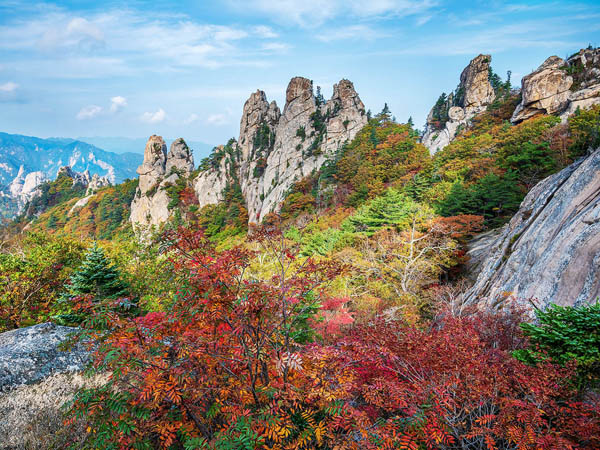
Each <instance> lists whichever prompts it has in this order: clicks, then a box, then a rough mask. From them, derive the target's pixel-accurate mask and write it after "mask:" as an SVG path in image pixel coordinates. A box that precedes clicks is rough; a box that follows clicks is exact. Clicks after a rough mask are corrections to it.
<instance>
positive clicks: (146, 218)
mask: <svg viewBox="0 0 600 450" xmlns="http://www.w3.org/2000/svg"><path fill="white" fill-rule="evenodd" d="M192 170H194V158H193V156H192V152H191V150H190V149H189V147H188V146H187V144H186V143H185V141H184V140H183V139H181V138H179V139H176V140H175V141H173V143H172V144H171V148H170V150H169V153H168V154H167V144H165V141H164V140H163V138H162V137H161V136H156V135H152V136H150V138H149V139H148V142H147V143H146V148H145V149H144V162H143V163H142V165H141V166H140V167H138V169H137V173H138V174H139V184H138V188H137V191H136V194H135V197H134V199H133V202H132V203H131V215H130V221H131V223H132V225H133V227H134V229H136V230H139V229H142V228H144V229H145V228H148V227H151V226H153V225H159V224H161V223H163V222H165V221H166V220H167V219H168V218H169V216H170V211H169V203H170V200H171V199H170V198H169V195H168V193H167V190H166V188H167V187H168V186H169V185H171V184H174V183H176V182H177V180H178V179H179V178H180V177H187V176H189V175H190V173H191V172H192Z"/></svg>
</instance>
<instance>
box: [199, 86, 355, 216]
mask: <svg viewBox="0 0 600 450" xmlns="http://www.w3.org/2000/svg"><path fill="white" fill-rule="evenodd" d="M366 122H367V117H366V113H365V107H364V105H363V103H362V101H361V100H360V97H359V96H358V94H357V93H356V91H355V89H354V85H353V84H352V82H351V81H349V80H345V79H343V80H341V81H340V82H339V83H337V84H336V85H335V86H334V89H333V96H332V98H331V99H330V100H328V101H326V102H325V101H324V100H323V98H322V97H320V96H319V98H317V97H316V96H315V94H314V91H313V82H312V81H311V80H309V79H307V78H303V77H294V78H292V79H291V80H290V82H289V84H288V87H287V90H286V103H285V106H284V108H283V113H281V111H280V110H279V108H278V106H277V104H276V103H275V102H274V101H272V102H271V103H269V102H268V99H267V96H266V95H265V93H264V92H263V91H260V90H258V91H256V92H254V93H252V94H251V95H250V98H249V99H248V100H247V101H246V103H245V104H244V109H243V112H242V118H241V120H240V136H239V141H238V143H232V144H231V145H233V146H234V147H235V151H234V152H232V154H231V155H222V156H221V158H220V159H219V160H218V161H217V160H215V161H213V163H214V164H212V165H211V166H210V167H208V168H207V169H206V170H205V171H203V172H201V173H200V175H199V176H198V178H197V179H196V180H195V184H194V188H195V190H196V194H197V195H198V200H199V203H200V205H201V206H204V205H207V204H210V203H215V202H217V201H219V200H220V199H221V198H222V196H221V192H222V191H223V189H224V188H225V186H226V185H227V183H229V182H231V181H233V180H231V179H230V178H231V176H232V175H231V174H234V176H235V177H237V180H235V181H237V182H239V184H240V187H241V189H242V194H243V195H244V198H245V200H246V206H247V208H248V215H249V220H250V222H259V221H261V220H262V219H263V218H264V216H265V215H266V214H268V213H269V212H272V211H276V210H277V209H278V207H279V205H280V203H281V201H282V200H283V199H284V197H285V194H286V193H287V191H288V190H289V188H290V187H291V186H292V184H293V183H294V182H295V181H296V180H299V179H300V178H302V177H305V176H307V175H308V174H310V173H311V172H312V171H313V170H315V169H319V168H320V167H321V165H322V164H323V163H324V162H325V161H326V159H327V158H328V157H330V156H332V155H333V154H334V153H335V152H336V151H337V150H338V149H339V148H341V146H342V145H343V144H344V142H346V141H350V140H351V139H353V138H354V136H355V135H356V133H357V132H358V131H359V130H360V129H361V128H362V126H363V125H365V124H366ZM222 153H223V152H222V151H221V150H218V149H217V150H216V151H215V155H220V154H222ZM232 168H233V170H232Z"/></svg>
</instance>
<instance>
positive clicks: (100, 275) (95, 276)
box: [54, 243, 139, 325]
mask: <svg viewBox="0 0 600 450" xmlns="http://www.w3.org/2000/svg"><path fill="white" fill-rule="evenodd" d="M85 295H90V296H92V298H93V300H94V301H95V302H102V301H105V300H116V299H119V298H122V297H123V298H125V297H127V296H128V286H127V284H126V283H124V282H123V281H122V280H121V276H120V273H119V271H118V270H117V268H116V267H115V266H113V265H112V264H111V262H110V260H109V259H108V258H107V257H106V256H105V255H104V252H103V251H102V249H101V248H100V247H98V245H97V244H95V243H94V246H93V247H91V248H90V249H89V250H88V252H87V253H86V255H85V257H84V260H83V262H82V263H81V265H80V266H79V268H77V270H75V272H73V274H72V275H71V278H70V284H69V285H68V286H67V291H66V292H65V293H63V295H62V296H61V297H60V299H59V300H58V304H59V305H61V306H60V308H59V311H60V312H59V313H58V314H57V315H56V316H54V320H56V321H57V322H58V323H59V324H62V325H77V324H80V323H81V322H82V321H83V320H84V317H83V316H82V315H81V314H75V313H73V310H72V299H73V298H74V297H77V296H85ZM120 306H121V307H122V308H125V309H127V310H129V313H131V314H137V313H139V311H138V309H137V307H136V306H135V304H133V303H131V302H130V300H129V299H127V300H126V301H123V302H121V305H120Z"/></svg>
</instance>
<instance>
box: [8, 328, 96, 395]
mask: <svg viewBox="0 0 600 450" xmlns="http://www.w3.org/2000/svg"><path fill="white" fill-rule="evenodd" d="M73 331H75V328H70V327H62V326H58V325H54V324H53V323H42V324H39V325H34V326H31V327H27V328H20V329H17V330H12V331H7V332H6V333H2V334H0V392H6V391H9V390H11V389H14V388H15V387H17V386H21V385H24V384H33V383H36V382H38V381H41V380H43V379H45V378H48V377H50V376H52V375H55V374H59V373H65V372H78V371H81V370H82V369H83V368H84V366H85V364H86V362H87V360H88V357H89V353H88V352H87V351H86V350H85V349H83V348H82V347H81V346H78V347H75V348H72V349H69V350H68V351H64V350H62V349H60V348H59V347H60V346H61V344H63V343H64V342H65V341H66V340H67V339H68V336H69V334H71V333H73Z"/></svg>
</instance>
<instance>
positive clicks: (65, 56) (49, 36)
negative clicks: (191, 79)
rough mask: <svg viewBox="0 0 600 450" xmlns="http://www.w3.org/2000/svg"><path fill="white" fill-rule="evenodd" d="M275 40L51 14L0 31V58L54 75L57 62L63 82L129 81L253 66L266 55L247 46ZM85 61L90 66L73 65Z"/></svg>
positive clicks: (188, 24)
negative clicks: (100, 77)
mask: <svg viewBox="0 0 600 450" xmlns="http://www.w3.org/2000/svg"><path fill="white" fill-rule="evenodd" d="M277 36H278V35H277V33H276V32H275V31H273V29H272V28H270V27H268V26H249V25H239V26H238V25H216V24H206V23H199V22H197V21H195V20H193V19H191V18H189V17H186V16H182V15H168V14H160V13H153V14H145V13H143V12H140V11H135V10H109V11H106V12H102V13H97V12H93V13H92V12H90V13H75V12H71V11H66V10H64V11H63V10H59V11H56V10H52V11H50V12H48V13H46V14H36V15H34V16H31V18H29V19H28V20H24V19H20V20H14V21H7V22H6V23H4V24H1V25H0V51H3V50H4V51H10V52H20V54H22V55H24V54H26V53H29V56H30V57H29V58H28V59H27V60H21V61H20V62H19V63H20V64H21V65H22V67H23V69H24V70H32V69H33V70H35V68H36V67H37V68H38V69H39V68H40V66H44V67H43V69H42V71H44V72H47V73H50V74H52V73H53V72H54V73H55V75H54V76H58V75H57V74H56V72H57V71H56V70H50V67H52V68H53V69H55V67H56V64H57V63H58V64H60V66H61V67H63V66H65V65H67V66H68V65H70V66H72V67H71V69H72V70H69V71H66V70H61V71H58V73H61V74H63V76H64V77H65V78H67V77H71V78H73V77H80V78H85V77H86V76H95V75H96V74H98V73H104V72H107V71H112V73H114V74H118V75H132V74H137V73H139V72H140V71H142V70H146V71H147V70H152V71H158V72H164V71H168V70H183V69H186V70H187V69H193V68H210V69H215V68H220V67H231V66H237V65H242V66H243V65H248V64H255V65H256V64H260V61H258V60H257V59H258V58H260V57H264V56H265V54H264V52H265V50H266V51H269V50H271V48H269V47H263V48H262V49H260V52H258V51H254V52H253V51H252V49H253V46H252V45H250V42H251V41H252V40H256V39H273V38H276V37H277ZM282 45H284V44H280V46H282ZM280 50H281V49H280V48H275V47H273V49H272V51H273V52H279V51H280ZM253 55H254V59H253ZM85 59H87V60H88V61H90V62H91V64H81V63H80V62H81V61H82V60H85ZM75 61H77V62H78V63H79V64H76V63H75ZM111 61H112V63H111ZM150 61H151V62H152V64H150V65H148V64H147V63H148V62H150Z"/></svg>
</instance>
